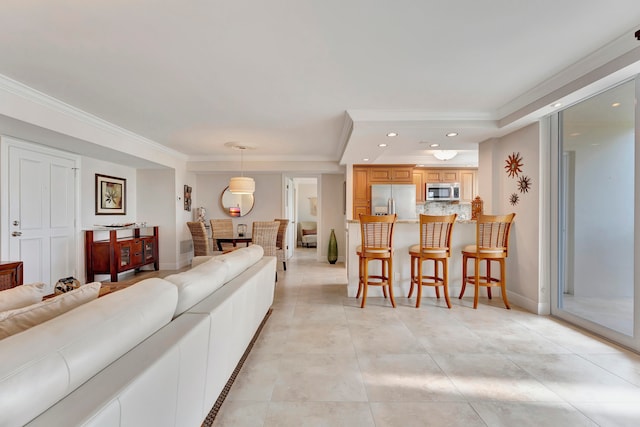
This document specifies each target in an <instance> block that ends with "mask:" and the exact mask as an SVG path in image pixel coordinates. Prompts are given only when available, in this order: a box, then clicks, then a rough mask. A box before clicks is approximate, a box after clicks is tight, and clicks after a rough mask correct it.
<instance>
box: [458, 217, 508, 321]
mask: <svg viewBox="0 0 640 427" xmlns="http://www.w3.org/2000/svg"><path fill="white" fill-rule="evenodd" d="M515 216H516V214H515V213H511V214H508V215H482V214H480V215H478V219H477V221H476V244H475V245H468V246H465V247H464V248H463V249H462V290H461V291H460V296H459V297H458V298H459V299H461V298H462V297H463V296H464V291H465V289H466V286H467V283H469V284H472V285H474V288H475V293H474V295H473V308H478V294H479V290H480V286H484V287H486V288H487V296H488V297H489V299H491V288H492V287H496V286H499V287H500V293H501V294H502V301H504V305H505V307H506V308H507V309H510V308H511V307H510V306H509V301H508V299H507V276H506V268H505V260H506V259H507V256H508V252H509V232H510V230H511V224H512V223H513V218H514V217H515ZM470 259H471V260H473V261H474V271H473V275H468V274H467V261H469V260H470ZM482 262H484V274H483V273H481V271H480V269H481V267H482V264H481V263H482ZM492 262H497V263H498V264H499V266H500V278H497V277H493V276H492V274H491V263H492Z"/></svg>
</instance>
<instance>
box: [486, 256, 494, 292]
mask: <svg viewBox="0 0 640 427" xmlns="http://www.w3.org/2000/svg"><path fill="white" fill-rule="evenodd" d="M485 261H486V266H487V283H488V284H489V285H490V284H491V282H492V280H493V279H492V278H491V260H490V259H486V260H485ZM487 297H489V299H491V286H487Z"/></svg>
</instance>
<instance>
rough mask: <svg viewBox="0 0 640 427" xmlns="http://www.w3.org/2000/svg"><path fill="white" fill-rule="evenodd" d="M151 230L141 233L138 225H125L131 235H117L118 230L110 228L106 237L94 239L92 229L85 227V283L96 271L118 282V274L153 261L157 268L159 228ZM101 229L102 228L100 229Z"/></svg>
mask: <svg viewBox="0 0 640 427" xmlns="http://www.w3.org/2000/svg"><path fill="white" fill-rule="evenodd" d="M147 228H148V229H152V230H153V234H149V235H141V234H140V228H127V230H132V231H133V236H127V237H118V230H122V229H112V230H109V239H108V240H94V230H86V231H85V235H84V242H85V249H84V250H85V263H86V268H87V279H86V280H87V283H89V282H93V281H94V278H95V275H96V274H109V275H110V276H111V281H112V282H117V281H118V273H122V272H124V271H129V270H133V269H136V270H137V269H139V268H140V267H142V266H143V265H148V264H153V268H154V269H155V270H156V271H157V270H158V269H159V261H158V227H157V226H156V227H144V229H147ZM101 231H102V230H101Z"/></svg>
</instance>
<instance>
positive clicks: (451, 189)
mask: <svg viewBox="0 0 640 427" xmlns="http://www.w3.org/2000/svg"><path fill="white" fill-rule="evenodd" d="M427 200H431V201H456V200H460V184H459V183H457V182H432V183H427Z"/></svg>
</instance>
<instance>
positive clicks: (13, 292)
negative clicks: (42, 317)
mask: <svg viewBox="0 0 640 427" xmlns="http://www.w3.org/2000/svg"><path fill="white" fill-rule="evenodd" d="M45 292H46V287H45V284H44V283H41V282H39V283H30V284H27V285H22V286H16V287H15V288H11V289H7V290H4V291H2V292H0V312H1V311H7V310H15V309H16V308H22V307H26V306H28V305H31V304H35V303H37V302H40V301H42V297H43V296H44V295H45Z"/></svg>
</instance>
